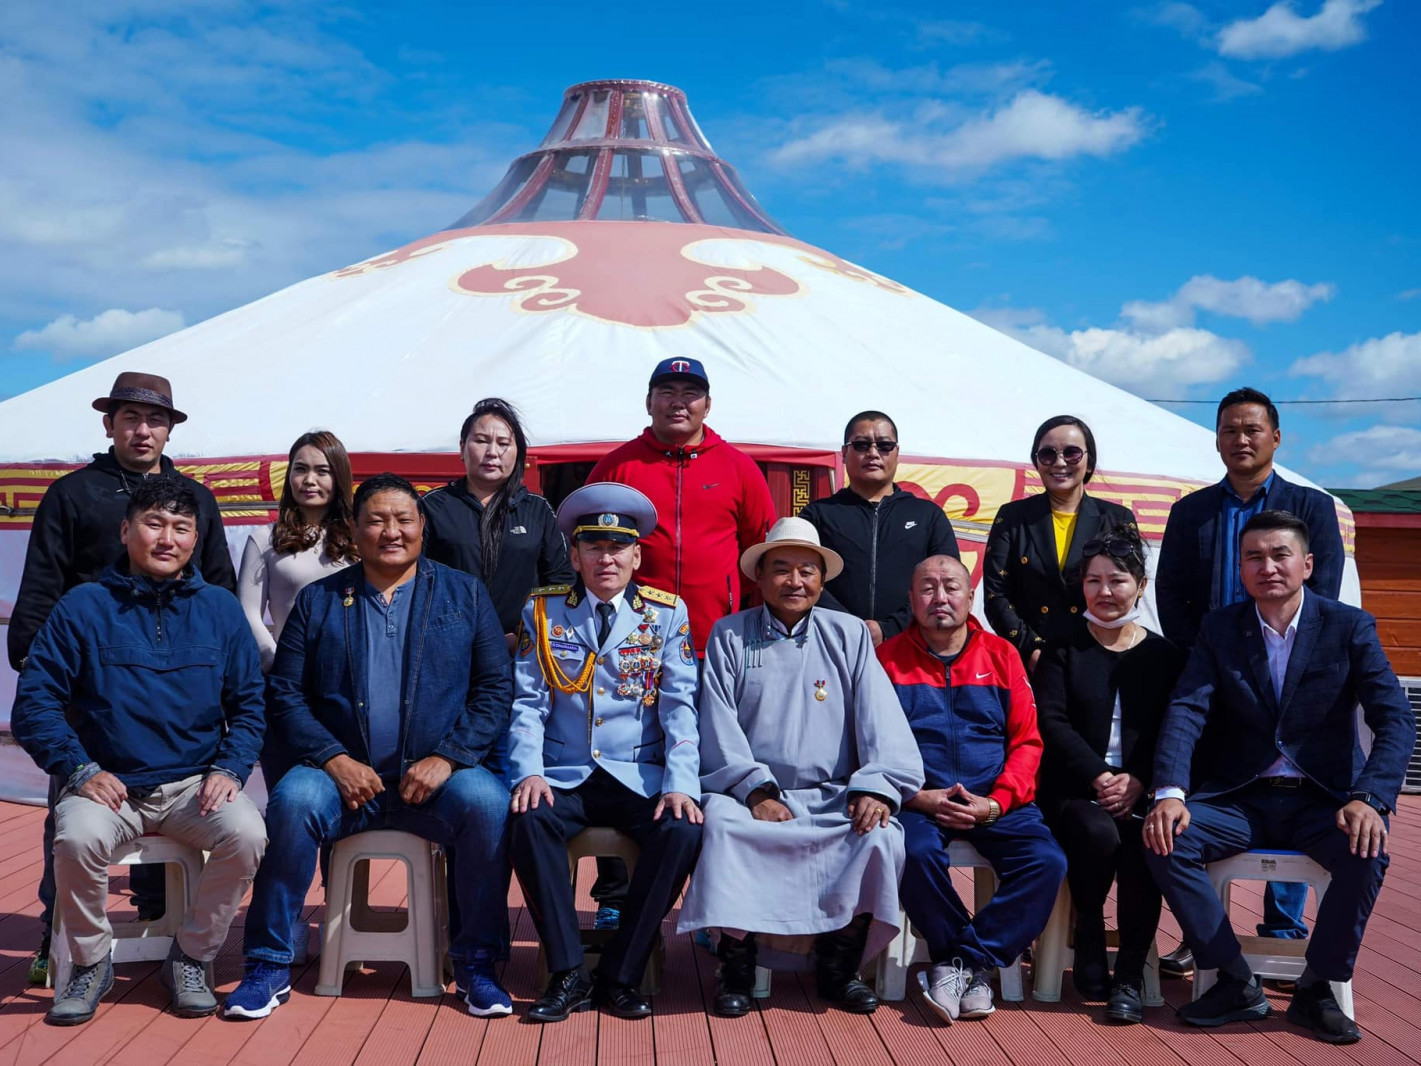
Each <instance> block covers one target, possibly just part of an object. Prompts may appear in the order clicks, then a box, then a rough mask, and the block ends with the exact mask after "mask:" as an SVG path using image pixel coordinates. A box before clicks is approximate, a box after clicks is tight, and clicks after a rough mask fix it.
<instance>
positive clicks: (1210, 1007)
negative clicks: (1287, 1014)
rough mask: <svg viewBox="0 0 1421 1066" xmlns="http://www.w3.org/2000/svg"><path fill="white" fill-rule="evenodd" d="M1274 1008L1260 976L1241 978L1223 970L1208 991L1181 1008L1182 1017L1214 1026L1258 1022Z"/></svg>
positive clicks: (1200, 1024)
mask: <svg viewBox="0 0 1421 1066" xmlns="http://www.w3.org/2000/svg"><path fill="white" fill-rule="evenodd" d="M1272 1011H1273V1008H1272V1007H1271V1006H1269V1004H1268V997H1267V996H1265V995H1264V994H1263V986H1262V985H1261V984H1259V983H1258V978H1257V977H1250V978H1249V979H1248V980H1247V981H1240V980H1239V979H1238V978H1237V977H1231V976H1230V975H1228V974H1226V973H1221V974H1219V980H1218V981H1217V982H1216V983H1215V984H1214V986H1213V987H1212V988H1210V989H1209V991H1207V992H1205V993H1204V994H1203V995H1202V996H1200V997H1199V998H1198V999H1196V1000H1195V1001H1194V1002H1193V1003H1186V1004H1185V1005H1184V1006H1182V1007H1180V1008H1179V1020H1180V1021H1182V1022H1188V1023H1189V1024H1190V1025H1198V1026H1201V1027H1203V1028H1205V1029H1213V1028H1215V1027H1216V1026H1220V1025H1225V1024H1227V1023H1229V1022H1256V1021H1258V1020H1259V1019H1260V1018H1266V1017H1268V1015H1269V1014H1271V1013H1272Z"/></svg>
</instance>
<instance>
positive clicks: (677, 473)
mask: <svg viewBox="0 0 1421 1066" xmlns="http://www.w3.org/2000/svg"><path fill="white" fill-rule="evenodd" d="M587 480H588V482H589V483H590V482H593V481H616V482H620V483H621V484H623V485H630V486H631V487H632V488H634V489H636V490H637V491H639V492H641V493H642V494H644V495H645V496H646V497H647V499H649V500H651V502H652V503H653V504H655V506H656V515H657V525H656V530H655V532H653V533H652V534H651V535H650V536H646V537H643V538H642V539H641V569H639V570H638V571H637V575H636V580H637V581H638V582H639V583H641V584H646V585H650V586H652V587H653V588H658V589H662V590H663V591H666V592H674V593H676V595H678V596H680V597H681V598H682V599H684V600H685V601H686V609H687V611H688V612H689V614H690V616H691V640H692V643H694V644H695V646H696V654H697V655H698V656H703V655H705V648H706V645H705V642H706V638H708V637H709V636H710V631H711V626H712V625H714V624H715V622H716V620H717V619H720V618H723V617H725V616H726V615H728V614H733V613H734V612H735V611H737V610H739V607H740V554H741V552H743V551H744V550H745V549H746V548H748V547H750V546H751V545H752V544H759V543H760V542H761V541H762V540H764V539H765V534H766V533H767V532H769V529H770V526H771V525H772V524H773V523H774V521H775V504H774V500H772V499H771V498H770V486H769V485H767V484H766V483H765V475H764V474H762V473H760V468H759V467H758V466H756V465H755V460H753V459H751V458H750V457H749V456H748V455H746V454H745V453H744V452H742V451H741V450H740V449H739V448H736V447H735V446H734V445H732V444H727V443H726V442H725V440H724V439H722V438H721V437H720V436H719V434H717V433H716V432H715V431H714V430H712V429H711V428H710V427H709V426H707V427H705V438H704V439H703V440H702V441H701V443H700V444H698V445H696V446H694V447H676V446H674V445H670V444H663V443H662V442H661V441H659V440H657V439H656V436H655V435H654V434H653V433H652V432H651V427H650V426H648V427H647V428H646V429H645V430H643V431H642V434H641V436H640V437H637V438H635V439H634V440H629V441H627V443H625V444H623V445H622V446H621V447H619V448H616V449H614V450H612V451H610V452H608V453H607V454H606V455H604V456H603V457H602V461H601V462H599V463H598V464H597V465H596V466H595V467H594V468H593V470H592V473H591V474H590V475H588V478H587Z"/></svg>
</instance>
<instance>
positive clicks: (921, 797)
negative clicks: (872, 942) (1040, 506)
mask: <svg viewBox="0 0 1421 1066" xmlns="http://www.w3.org/2000/svg"><path fill="white" fill-rule="evenodd" d="M909 601H910V603H911V605H912V608H913V624H912V625H910V626H909V627H908V628H907V629H905V630H904V631H903V632H902V633H900V634H898V636H896V637H893V638H892V639H890V640H887V641H884V643H883V644H881V645H880V646H879V648H878V660H879V662H880V663H882V665H883V668H884V670H885V671H887V673H888V679H889V680H890V681H892V682H893V687H894V688H895V689H896V690H897V692H898V699H899V701H900V702H901V703H902V705H903V711H904V713H905V714H906V715H907V716H908V724H909V725H910V726H911V727H912V729H913V736H914V737H915V738H916V739H917V742H918V749H919V751H921V753H922V756H923V768H924V770H925V771H926V783H925V784H924V786H923V790H922V791H921V792H919V793H918V794H917V795H916V796H914V797H913V798H912V799H910V800H909V801H907V802H906V803H904V805H903V810H902V812H901V813H900V815H899V820H900V821H901V823H902V825H903V833H904V838H905V843H906V848H907V862H906V865H905V866H904V869H903V880H902V885H901V887H900V888H899V898H900V899H901V900H902V903H903V909H904V910H905V911H907V913H908V917H909V919H910V920H911V921H912V923H913V926H914V927H915V928H916V929H917V930H918V931H919V932H920V933H921V934H922V935H923V937H924V938H925V939H926V940H927V942H928V949H929V951H930V954H931V959H932V966H931V967H930V968H929V970H928V973H927V974H925V975H921V976H920V977H919V981H920V982H922V984H923V991H924V994H925V995H926V997H927V1001H928V1004H929V1006H931V1007H932V1008H933V1010H934V1011H936V1012H937V1014H938V1015H939V1016H940V1017H942V1018H943V1020H944V1021H947V1022H948V1023H949V1024H950V1023H951V1022H953V1021H955V1020H956V1019H957V1018H959V1017H964V1018H973V1017H983V1016H985V1015H987V1014H990V1013H991V1012H992V1011H993V1009H994V1007H993V1006H992V989H991V984H990V976H991V972H992V970H994V969H996V968H997V967H1000V966H1007V965H1010V964H1011V962H1012V960H1014V959H1015V958H1016V957H1017V956H1018V955H1020V954H1021V952H1022V951H1023V950H1024V949H1025V948H1026V946H1027V945H1028V944H1030V943H1031V941H1032V940H1034V939H1035V938H1036V936H1037V935H1038V934H1039V933H1040V932H1041V930H1042V929H1043V928H1045V926H1046V921H1047V919H1048V918H1049V917H1050V914H1051V908H1052V907H1053V906H1054V904H1055V900H1056V892H1057V890H1058V889H1059V888H1060V885H1061V881H1062V879H1063V878H1064V877H1065V874H1066V857H1065V855H1064V854H1063V853H1062V851H1061V849H1060V847H1059V846H1058V845H1057V844H1056V842H1055V840H1054V839H1053V838H1052V836H1051V833H1050V830H1048V829H1047V828H1046V824H1045V822H1044V821H1042V818H1041V812H1040V811H1039V810H1038V809H1037V807H1036V804H1035V803H1033V802H1032V799H1033V798H1034V797H1035V795H1036V771H1037V767H1038V766H1039V765H1040V762H1041V735H1040V733H1039V732H1038V731H1037V728H1036V700H1035V698H1034V697H1033V696H1032V693H1031V686H1030V685H1029V684H1028V683H1027V680H1026V672H1025V670H1024V669H1023V668H1022V665H1021V657H1020V655H1018V654H1017V652H1016V649H1015V648H1014V647H1013V646H1012V645H1011V644H1010V643H1008V642H1007V641H1005V640H1003V639H1002V638H1001V637H998V636H994V635H993V634H991V633H988V632H986V631H985V630H984V629H983V628H982V627H981V625H980V624H979V623H978V622H977V621H976V619H974V618H972V617H971V613H970V612H971V609H972V579H971V575H970V574H969V573H968V571H967V568H966V567H965V566H963V565H962V563H960V562H959V561H958V560H957V559H955V558H953V557H951V556H947V555H936V556H933V557H931V558H929V559H925V560H923V562H921V563H919V564H918V566H917V568H916V569H915V570H914V571H913V577H912V584H911V590H910V594H909ZM954 840H965V841H966V842H967V843H969V844H971V845H972V846H973V847H974V848H975V849H976V850H977V851H978V852H979V853H980V854H981V855H982V856H983V857H984V858H985V859H986V860H987V861H988V862H990V863H991V864H992V868H993V869H994V870H995V872H996V874H997V878H998V881H999V885H998V888H997V892H996V894H995V895H994V896H993V897H992V901H991V903H990V904H988V905H987V906H985V907H983V908H982V909H981V910H980V911H979V912H978V913H977V914H976V915H975V916H974V917H969V915H968V913H967V910H966V908H965V907H964V906H963V904H962V900H961V899H960V898H959V897H958V895H957V893H956V891H955V890H954V889H953V887H952V881H951V877H950V876H949V865H950V864H949V860H948V852H947V848H948V845H949V844H950V843H951V842H952V841H954Z"/></svg>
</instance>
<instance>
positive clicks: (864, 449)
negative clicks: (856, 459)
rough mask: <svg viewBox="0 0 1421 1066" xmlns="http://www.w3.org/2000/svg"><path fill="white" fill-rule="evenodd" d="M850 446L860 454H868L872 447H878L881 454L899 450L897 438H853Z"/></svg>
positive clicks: (890, 453) (889, 453)
mask: <svg viewBox="0 0 1421 1066" xmlns="http://www.w3.org/2000/svg"><path fill="white" fill-rule="evenodd" d="M848 447H850V448H852V449H853V450H854V451H856V452H858V453H859V454H860V455H867V454H868V450H869V449H870V448H877V449H878V454H879V455H892V454H893V453H894V452H895V451H897V450H898V442H897V441H896V440H863V439H859V440H851V441H849V443H848Z"/></svg>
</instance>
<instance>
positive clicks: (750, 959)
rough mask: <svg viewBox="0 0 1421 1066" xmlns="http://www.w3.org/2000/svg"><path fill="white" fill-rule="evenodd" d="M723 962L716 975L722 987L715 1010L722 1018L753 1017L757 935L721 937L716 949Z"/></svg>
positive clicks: (717, 956) (714, 1004)
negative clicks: (751, 1015) (748, 1015)
mask: <svg viewBox="0 0 1421 1066" xmlns="http://www.w3.org/2000/svg"><path fill="white" fill-rule="evenodd" d="M715 954H716V958H718V959H720V971H719V972H718V973H717V974H716V976H717V977H718V978H719V984H718V986H717V988H716V993H715V999H714V1000H712V1002H711V1006H712V1008H713V1009H714V1010H715V1012H716V1013H717V1014H719V1015H720V1016H721V1017H722V1018H741V1017H744V1016H745V1015H747V1014H749V1013H750V1005H751V1004H750V1000H751V995H752V993H753V992H754V991H755V959H756V956H757V949H756V947H755V934H754V933H749V934H747V935H746V936H745V937H743V938H740V937H733V936H731V935H729V934H728V933H721V934H720V942H719V943H718V944H716V948H715Z"/></svg>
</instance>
